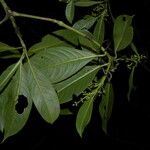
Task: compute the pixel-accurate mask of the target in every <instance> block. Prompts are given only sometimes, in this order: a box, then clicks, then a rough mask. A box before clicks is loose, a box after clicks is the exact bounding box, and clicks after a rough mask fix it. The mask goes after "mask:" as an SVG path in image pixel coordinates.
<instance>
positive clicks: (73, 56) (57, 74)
mask: <svg viewBox="0 0 150 150" xmlns="http://www.w3.org/2000/svg"><path fill="white" fill-rule="evenodd" d="M96 57H97V55H95V54H93V53H91V52H87V51H81V50H77V49H74V48H70V47H55V48H48V49H45V50H43V51H41V52H39V53H38V54H36V55H34V56H33V57H32V58H31V62H32V63H33V64H34V65H35V66H36V68H37V69H38V70H40V71H41V72H42V73H43V74H44V75H45V76H46V77H48V79H49V80H50V81H51V82H52V83H56V82H60V81H62V80H64V79H66V78H68V77H70V76H71V75H73V74H74V73H76V72H77V71H78V70H80V69H81V68H82V67H84V66H85V65H86V64H87V63H88V62H90V61H91V60H92V59H93V58H96Z"/></svg>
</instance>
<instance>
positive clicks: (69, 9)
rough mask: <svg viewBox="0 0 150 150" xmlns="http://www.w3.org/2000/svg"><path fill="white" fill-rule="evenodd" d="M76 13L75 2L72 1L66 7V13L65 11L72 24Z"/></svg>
mask: <svg viewBox="0 0 150 150" xmlns="http://www.w3.org/2000/svg"><path fill="white" fill-rule="evenodd" d="M74 13H75V5H74V0H70V1H69V3H68V4H67V6H66V11H65V14H66V18H67V20H68V21H69V22H70V23H72V21H73V18H74Z"/></svg>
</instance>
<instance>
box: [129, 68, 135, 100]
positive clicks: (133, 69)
mask: <svg viewBox="0 0 150 150" xmlns="http://www.w3.org/2000/svg"><path fill="white" fill-rule="evenodd" d="M135 68H136V66H134V67H133V68H132V70H131V73H130V76H129V90H128V94H127V98H128V101H130V96H131V92H132V90H133V89H134V88H135V87H134V84H133V77H134V72H135Z"/></svg>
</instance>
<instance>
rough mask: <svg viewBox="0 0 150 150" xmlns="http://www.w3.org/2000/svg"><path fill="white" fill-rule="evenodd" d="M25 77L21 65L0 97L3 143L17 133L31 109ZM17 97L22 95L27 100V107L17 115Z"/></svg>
mask: <svg viewBox="0 0 150 150" xmlns="http://www.w3.org/2000/svg"><path fill="white" fill-rule="evenodd" d="M25 83H26V75H25V72H24V69H23V67H22V64H20V67H19V69H18V71H17V73H16V74H15V76H14V78H13V79H12V81H11V82H10V83H9V85H8V86H7V88H6V89H5V90H4V92H3V93H2V94H1V95H0V97H1V101H0V103H1V104H0V107H2V109H1V110H0V118H1V119H2V122H1V130H2V131H4V139H3V141H4V140H5V139H6V138H8V137H10V136H12V135H14V134H16V133H17V132H19V131H20V130H21V129H22V128H23V126H24V125H25V123H26V121H27V119H28V117H29V113H30V110H31V107H32V101H31V99H30V96H29V92H28V88H27V87H26V84H25ZM19 95H24V96H25V97H26V98H28V99H27V103H28V104H27V107H26V108H25V109H24V110H23V112H22V113H21V114H19V113H18V112H17V110H16V105H17V103H18V98H19Z"/></svg>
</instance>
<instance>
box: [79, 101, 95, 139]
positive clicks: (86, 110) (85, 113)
mask: <svg viewBox="0 0 150 150" xmlns="http://www.w3.org/2000/svg"><path fill="white" fill-rule="evenodd" d="M92 110H93V99H88V100H86V101H85V102H84V103H83V104H82V106H81V107H80V109H79V111H78V114H77V119H76V129H77V131H78V133H79V135H80V136H81V137H82V134H83V131H84V129H85V127H86V126H87V125H88V124H89V122H90V120H91V116H92Z"/></svg>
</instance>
